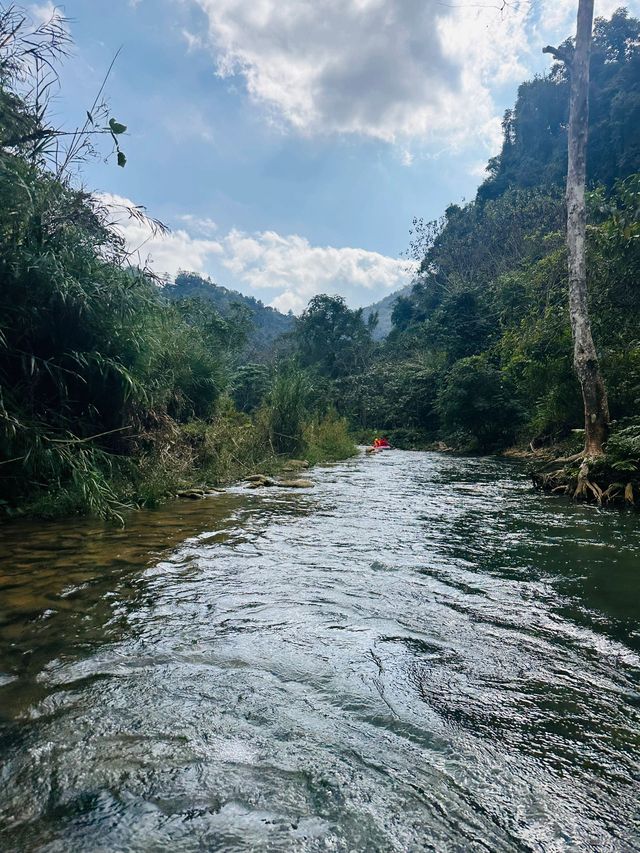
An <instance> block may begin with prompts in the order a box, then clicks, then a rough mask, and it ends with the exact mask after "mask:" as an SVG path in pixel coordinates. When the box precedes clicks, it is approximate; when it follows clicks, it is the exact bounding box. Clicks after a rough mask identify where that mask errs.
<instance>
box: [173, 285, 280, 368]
mask: <svg viewBox="0 0 640 853" xmlns="http://www.w3.org/2000/svg"><path fill="white" fill-rule="evenodd" d="M163 293H164V294H165V296H167V298H169V299H170V300H176V301H182V300H185V299H198V300H200V301H203V302H207V303H209V304H210V305H212V306H213V308H214V309H215V311H216V312H217V313H218V314H219V315H220V316H221V317H222V318H223V319H224V320H225V321H226V322H227V323H228V324H229V328H230V329H231V330H232V336H231V337H232V339H234V341H235V344H236V347H235V348H236V350H237V352H236V358H237V360H240V361H253V362H264V361H267V360H269V359H271V357H272V355H273V348H274V345H275V342H276V340H277V339H278V338H279V337H280V336H281V335H285V334H286V333H287V332H290V331H291V329H292V328H293V324H294V319H293V317H292V316H289V315H286V314H281V313H280V312H279V311H277V310H276V309H275V308H270V307H268V306H266V305H263V304H262V302H260V301H259V300H258V299H254V298H253V297H252V296H245V295H244V294H242V293H238V292H237V291H235V290H228V289H227V288H226V287H222V286H220V285H219V284H214V283H213V282H212V281H211V280H210V279H205V278H203V277H202V276H200V275H198V274H197V273H192V272H180V273H178V275H177V276H176V279H175V282H174V283H173V284H167V285H166V286H165V287H164V288H163Z"/></svg>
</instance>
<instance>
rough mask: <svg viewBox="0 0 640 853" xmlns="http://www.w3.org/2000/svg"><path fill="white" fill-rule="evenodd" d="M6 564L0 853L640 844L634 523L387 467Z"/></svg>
mask: <svg viewBox="0 0 640 853" xmlns="http://www.w3.org/2000/svg"><path fill="white" fill-rule="evenodd" d="M314 479H316V488H315V489H314V490H313V492H305V493H290V492H284V491H280V490H265V491H263V492H251V493H248V492H245V491H243V490H241V489H237V490H232V491H231V492H228V493H226V494H224V495H219V496H216V497H215V498H211V499H210V500H206V501H201V502H194V503H185V502H181V503H175V504H172V505H170V506H167V507H164V508H162V509H160V510H157V511H153V512H140V513H137V514H135V515H132V516H131V518H130V519H129V520H128V526H127V527H126V529H124V530H120V529H117V528H113V527H108V526H104V525H100V524H96V523H93V522H88V521H73V522H67V523H56V524H45V525H39V524H34V523H26V522H25V523H20V524H15V525H13V526H11V527H7V528H5V529H4V530H3V531H2V537H1V544H0V755H1V756H2V759H1V761H2V767H1V770H0V784H1V785H2V789H1V793H0V847H2V849H3V850H11V851H13V850H15V851H25V850H43V851H52V853H53V851H65V853H66V851H103V850H104V851H107V850H108V851H112V850H128V851H129V850H130V851H152V850H154V851H155V850H164V849H172V850H224V851H227V850H270V851H271V850H332V851H342V850H344V851H378V850H380V851H386V850H434V851H446V853H451V851H461V853H462V851H476V850H478V851H521V850H522V851H554V852H555V851H565V850H566V851H569V850H593V851H607V850H610V851H618V850H625V851H626V850H640V814H639V812H638V805H637V800H638V797H637V790H638V788H637V785H638V781H639V780H640V776H639V774H638V755H639V753H640V702H639V701H638V675H639V673H640V658H639V653H640V620H639V618H638V614H639V609H638V605H639V603H640V571H639V569H640V564H639V560H638V557H639V555H640V528H639V526H638V519H637V516H633V515H625V514H622V513H620V514H618V513H605V512H598V511H597V510H594V509H593V508H591V507H580V506H574V505H572V504H569V503H564V502H562V501H561V500H558V499H554V498H549V497H547V496H539V495H532V494H531V493H530V491H529V489H528V486H527V483H526V482H525V481H524V479H523V478H522V477H521V476H520V473H519V468H518V466H517V465H513V464H510V463H506V462H503V461H500V460H487V459H468V460H460V459H453V458H451V457H446V456H439V455H437V454H422V453H413V454H411V453H402V452H396V451H394V452H392V453H388V454H381V455H379V456H376V457H373V458H366V459H365V458H359V459H356V460H354V461H350V462H347V463H344V464H340V465H336V466H333V467H329V468H325V469H320V470H318V471H316V472H314Z"/></svg>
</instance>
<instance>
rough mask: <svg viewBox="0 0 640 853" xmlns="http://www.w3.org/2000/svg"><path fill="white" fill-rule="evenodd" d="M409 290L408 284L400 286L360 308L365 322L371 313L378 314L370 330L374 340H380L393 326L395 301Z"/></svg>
mask: <svg viewBox="0 0 640 853" xmlns="http://www.w3.org/2000/svg"><path fill="white" fill-rule="evenodd" d="M410 290H411V285H410V284H408V285H407V286H406V287H401V288H400V290H396V291H394V292H393V293H390V294H389V295H388V296H385V297H384V298H383V299H380V301H379V302H374V303H373V305H367V307H366V308H363V309H362V317H363V319H364V321H365V323H366V322H367V321H368V320H369V317H370V316H371V315H372V314H377V316H378V322H377V323H376V325H375V326H374V328H373V332H372V335H373V339H374V341H382V340H384V339H385V338H386V337H387V335H388V334H389V332H390V331H391V329H392V328H393V321H392V315H393V309H394V308H395V306H396V302H397V301H398V299H399V298H400V297H401V296H406V295H407V294H408V293H409V292H410Z"/></svg>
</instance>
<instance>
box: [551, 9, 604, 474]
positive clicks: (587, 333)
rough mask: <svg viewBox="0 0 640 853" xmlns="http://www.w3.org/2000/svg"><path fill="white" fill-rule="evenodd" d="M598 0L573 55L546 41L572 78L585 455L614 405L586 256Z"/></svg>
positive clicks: (572, 263)
mask: <svg viewBox="0 0 640 853" xmlns="http://www.w3.org/2000/svg"><path fill="white" fill-rule="evenodd" d="M593 2H594V0H579V2H578V27H577V32H576V44H575V50H574V51H573V52H572V54H571V55H568V54H566V53H565V52H563V51H560V50H556V49H554V48H551V47H546V48H545V49H544V50H545V52H546V53H551V54H553V55H554V56H555V57H556V58H557V59H561V60H562V61H563V62H565V64H566V66H567V71H568V74H569V81H570V87H571V88H570V102H569V134H568V135H569V163H568V169H567V190H566V199H567V248H568V254H569V316H570V318H571V331H572V333H573V364H574V367H575V370H576V373H577V374H578V379H579V380H580V386H581V388H582V399H583V401H584V426H585V447H584V453H585V457H594V456H601V455H602V453H603V449H602V446H603V444H604V442H605V441H606V439H607V435H608V431H609V405H608V402H607V392H606V388H605V385H604V380H603V378H602V373H601V372H600V365H599V363H598V355H597V353H596V348H595V345H594V343H593V337H592V335H591V322H590V320H589V306H588V300H587V267H586V257H585V236H586V225H587V217H586V208H585V198H584V197H585V181H586V156H587V137H588V133H589V59H590V56H591V30H592V26H593Z"/></svg>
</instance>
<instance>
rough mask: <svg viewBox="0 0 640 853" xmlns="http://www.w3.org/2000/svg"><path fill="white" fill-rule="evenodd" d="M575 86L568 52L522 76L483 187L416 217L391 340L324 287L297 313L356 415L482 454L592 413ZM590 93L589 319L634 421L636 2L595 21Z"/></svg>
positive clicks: (614, 400)
mask: <svg viewBox="0 0 640 853" xmlns="http://www.w3.org/2000/svg"><path fill="white" fill-rule="evenodd" d="M568 44H569V47H570V43H568ZM566 46H567V45H565V47H566ZM567 98H568V91H567V81H566V77H565V72H564V71H563V66H561V65H557V66H554V67H553V69H552V71H551V73H550V74H549V75H548V76H546V77H539V78H536V79H535V80H533V81H531V82H529V83H525V84H523V85H522V86H521V87H520V90H519V92H518V99H517V103H516V106H515V108H514V109H513V110H508V111H507V113H506V115H505V121H504V143H503V147H502V151H501V153H500V155H499V156H498V157H496V158H494V159H493V160H491V161H490V163H489V167H488V173H489V177H488V178H487V180H486V181H485V182H484V184H483V185H482V186H481V187H480V189H479V191H478V194H477V197H476V198H475V199H474V200H473V201H472V202H470V203H468V204H466V205H464V206H459V205H451V206H450V207H449V208H448V209H447V210H446V212H445V214H444V216H443V217H442V218H441V219H439V220H437V221H435V222H423V221H422V220H416V221H415V222H414V229H413V234H412V237H413V242H412V245H411V254H412V256H413V258H414V259H415V260H417V261H418V262H419V264H420V268H419V273H418V275H417V276H416V279H415V282H414V287H413V289H412V290H411V292H410V293H409V294H405V295H400V296H399V298H398V299H397V300H396V301H395V305H394V308H393V328H392V330H391V332H390V334H389V335H388V337H387V339H386V341H385V342H384V343H382V344H377V345H376V344H375V343H374V342H373V341H372V340H371V338H370V336H368V331H370V330H368V329H367V327H366V324H365V323H364V320H363V319H362V317H361V316H360V315H359V313H358V312H350V311H349V310H348V308H347V307H346V305H344V304H342V305H341V306H340V312H342V315H343V319H342V320H341V321H340V322H339V323H338V322H337V321H336V318H335V314H336V310H334V312H333V314H328V313H326V312H325V314H324V315H323V316H318V305H317V303H318V300H315V302H316V304H315V305H314V304H312V305H310V307H309V309H307V312H305V314H304V315H303V316H302V318H301V319H300V321H299V322H298V325H297V330H296V332H295V335H294V339H295V342H296V343H295V345H296V346H297V348H298V352H299V356H300V358H301V360H302V361H303V363H304V364H306V365H308V366H311V367H313V369H315V370H316V371H317V372H318V373H319V374H320V375H321V376H323V377H326V378H327V379H330V380H331V381H332V384H331V393H332V394H333V399H334V401H335V404H336V406H337V408H338V410H339V411H340V412H341V413H343V414H345V415H347V416H348V417H349V419H350V420H351V421H352V423H353V424H355V425H357V426H358V427H360V428H362V429H364V430H367V429H373V428H375V429H378V430H384V431H388V432H393V434H394V437H395V439H396V441H398V442H400V443H403V442H404V443H406V444H409V445H411V444H413V445H416V444H424V443H426V442H429V441H435V440H439V441H444V442H446V443H447V444H448V445H450V446H453V447H455V448H458V449H463V450H475V451H483V452H486V451H495V450H499V449H503V448H506V447H508V446H509V445H511V444H514V443H523V444H525V445H528V444H529V443H531V444H532V445H533V446H534V447H540V446H544V445H550V444H552V443H555V442H558V441H562V440H563V439H566V438H567V437H569V438H570V437H571V435H572V430H574V429H575V428H578V427H581V426H582V421H583V415H582V402H581V397H580V388H579V385H578V382H577V380H576V377H575V374H574V372H573V369H572V358H571V353H572V345H571V330H570V324H569V318H568V310H567V272H566V268H567V264H566V249H565V241H564V220H565V208H564V200H563V181H564V175H565V172H566V144H567V143H566V120H567ZM591 100H592V109H591V131H590V132H591V137H590V140H591V141H590V149H589V175H590V195H589V211H590V225H589V229H588V270H589V288H590V294H591V303H592V305H591V308H592V323H593V327H594V336H595V339H596V344H597V346H598V348H599V351H600V358H601V364H602V368H603V370H604V373H605V378H606V381H607V385H608V389H609V397H610V405H611V414H612V418H613V419H614V420H615V421H618V422H622V421H624V419H628V418H632V417H633V416H635V415H636V414H637V413H638V403H639V402H640V339H639V336H638V328H639V327H640V326H639V321H640V299H638V292H637V287H638V280H639V273H640V240H639V237H640V226H639V224H638V221H639V216H638V214H639V213H640V175H638V171H639V170H640V142H639V140H640V112H639V110H640V22H638V21H637V20H635V19H633V18H631V17H629V16H628V14H627V13H626V12H625V11H623V10H621V11H618V12H616V13H615V14H614V15H613V16H612V18H611V20H609V21H605V20H598V21H597V23H596V27H595V36H594V52H593V60H592V82H591ZM334 302H336V300H334ZM336 304H337V303H336ZM311 316H314V317H315V321H314V324H315V325H314V328H315V332H314V334H315V338H316V339H317V340H326V341H327V352H324V351H322V349H320V350H319V351H318V352H317V353H316V354H315V355H313V356H312V355H311V354H310V352H309V345H308V340H307V336H308V333H309V324H310V318H311ZM347 318H348V321H347ZM318 323H320V325H324V329H323V330H322V331H321V330H319V329H318ZM340 326H342V327H348V328H349V332H348V333H346V334H344V333H342V332H340ZM354 345H355V346H356V347H357V348H359V356H356V355H355V354H354V352H353V347H354ZM621 425H622V426H624V427H625V428H626V429H632V430H633V427H632V426H630V424H629V422H625V423H622V424H621ZM614 445H615V441H614V442H613V443H612V448H613V446H614ZM634 452H635V451H634ZM629 453H631V450H630V451H629ZM627 456H628V454H627ZM618 461H619V462H620V460H618ZM620 464H624V463H622V462H621V463H620Z"/></svg>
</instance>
